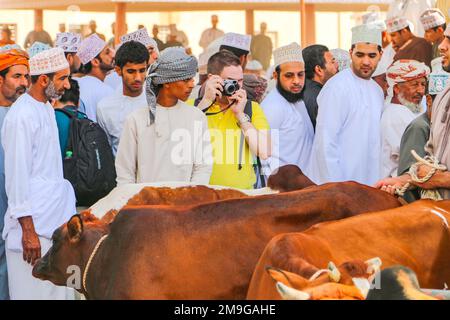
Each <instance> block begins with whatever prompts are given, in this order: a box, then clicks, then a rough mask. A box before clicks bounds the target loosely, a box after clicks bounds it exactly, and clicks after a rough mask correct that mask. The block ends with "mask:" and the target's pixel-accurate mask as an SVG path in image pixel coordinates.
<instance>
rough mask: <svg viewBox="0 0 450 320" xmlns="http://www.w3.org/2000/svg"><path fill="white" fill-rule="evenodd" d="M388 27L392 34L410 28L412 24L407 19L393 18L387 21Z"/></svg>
mask: <svg viewBox="0 0 450 320" xmlns="http://www.w3.org/2000/svg"><path fill="white" fill-rule="evenodd" d="M386 25H387V31H388V32H389V33H392V32H397V31H400V30H403V29H405V28H407V27H410V26H411V25H412V23H410V22H409V21H408V19H406V18H405V17H392V18H390V19H387V20H386ZM411 31H412V30H411Z"/></svg>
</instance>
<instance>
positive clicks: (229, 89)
mask: <svg viewBox="0 0 450 320" xmlns="http://www.w3.org/2000/svg"><path fill="white" fill-rule="evenodd" d="M237 90H239V83H238V82H237V81H236V80H225V81H224V85H223V93H224V95H226V96H232V95H233V94H234V93H235V92H236V91H237Z"/></svg>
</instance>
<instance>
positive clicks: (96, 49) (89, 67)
mask: <svg viewBox="0 0 450 320" xmlns="http://www.w3.org/2000/svg"><path fill="white" fill-rule="evenodd" d="M114 54H115V52H114V50H113V49H112V48H110V47H108V46H107V44H106V42H105V41H103V40H102V39H100V38H99V37H98V35H96V34H93V35H91V36H89V37H87V38H86V39H84V40H83V42H82V43H81V45H80V48H79V49H78V53H77V55H78V57H79V58H80V60H81V63H82V66H81V71H82V72H83V73H84V74H85V76H83V77H82V78H76V79H75V80H77V81H78V84H79V86H80V110H79V111H81V112H84V113H85V114H86V115H87V117H88V118H89V119H91V120H92V121H97V105H98V103H99V102H100V100H102V99H103V98H105V97H108V96H111V95H113V94H114V90H113V89H112V88H111V87H110V86H108V85H107V84H105V83H104V81H105V77H106V75H107V74H108V72H110V71H111V70H113V69H114Z"/></svg>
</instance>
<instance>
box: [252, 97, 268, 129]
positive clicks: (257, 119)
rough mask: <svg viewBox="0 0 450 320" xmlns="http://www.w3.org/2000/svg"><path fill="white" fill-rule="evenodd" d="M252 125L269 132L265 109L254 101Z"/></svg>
mask: <svg viewBox="0 0 450 320" xmlns="http://www.w3.org/2000/svg"><path fill="white" fill-rule="evenodd" d="M252 124H253V125H254V126H255V128H256V129H257V130H269V129H270V126H269V122H268V121H267V118H266V115H265V114H264V111H263V109H262V108H261V106H260V105H259V104H258V103H257V102H254V101H252Z"/></svg>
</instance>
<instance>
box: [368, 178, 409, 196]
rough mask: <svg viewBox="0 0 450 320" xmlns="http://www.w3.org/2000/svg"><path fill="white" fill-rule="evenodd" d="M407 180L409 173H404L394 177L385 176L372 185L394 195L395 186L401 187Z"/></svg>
mask: <svg viewBox="0 0 450 320" xmlns="http://www.w3.org/2000/svg"><path fill="white" fill-rule="evenodd" d="M408 182H409V175H404V176H401V177H396V178H385V179H382V180H380V181H378V182H377V183H376V184H375V185H374V188H377V189H380V190H382V191H386V192H387V193H390V194H392V195H395V190H397V188H398V189H401V188H402V187H403V186H404V185H405V184H406V183H408Z"/></svg>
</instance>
